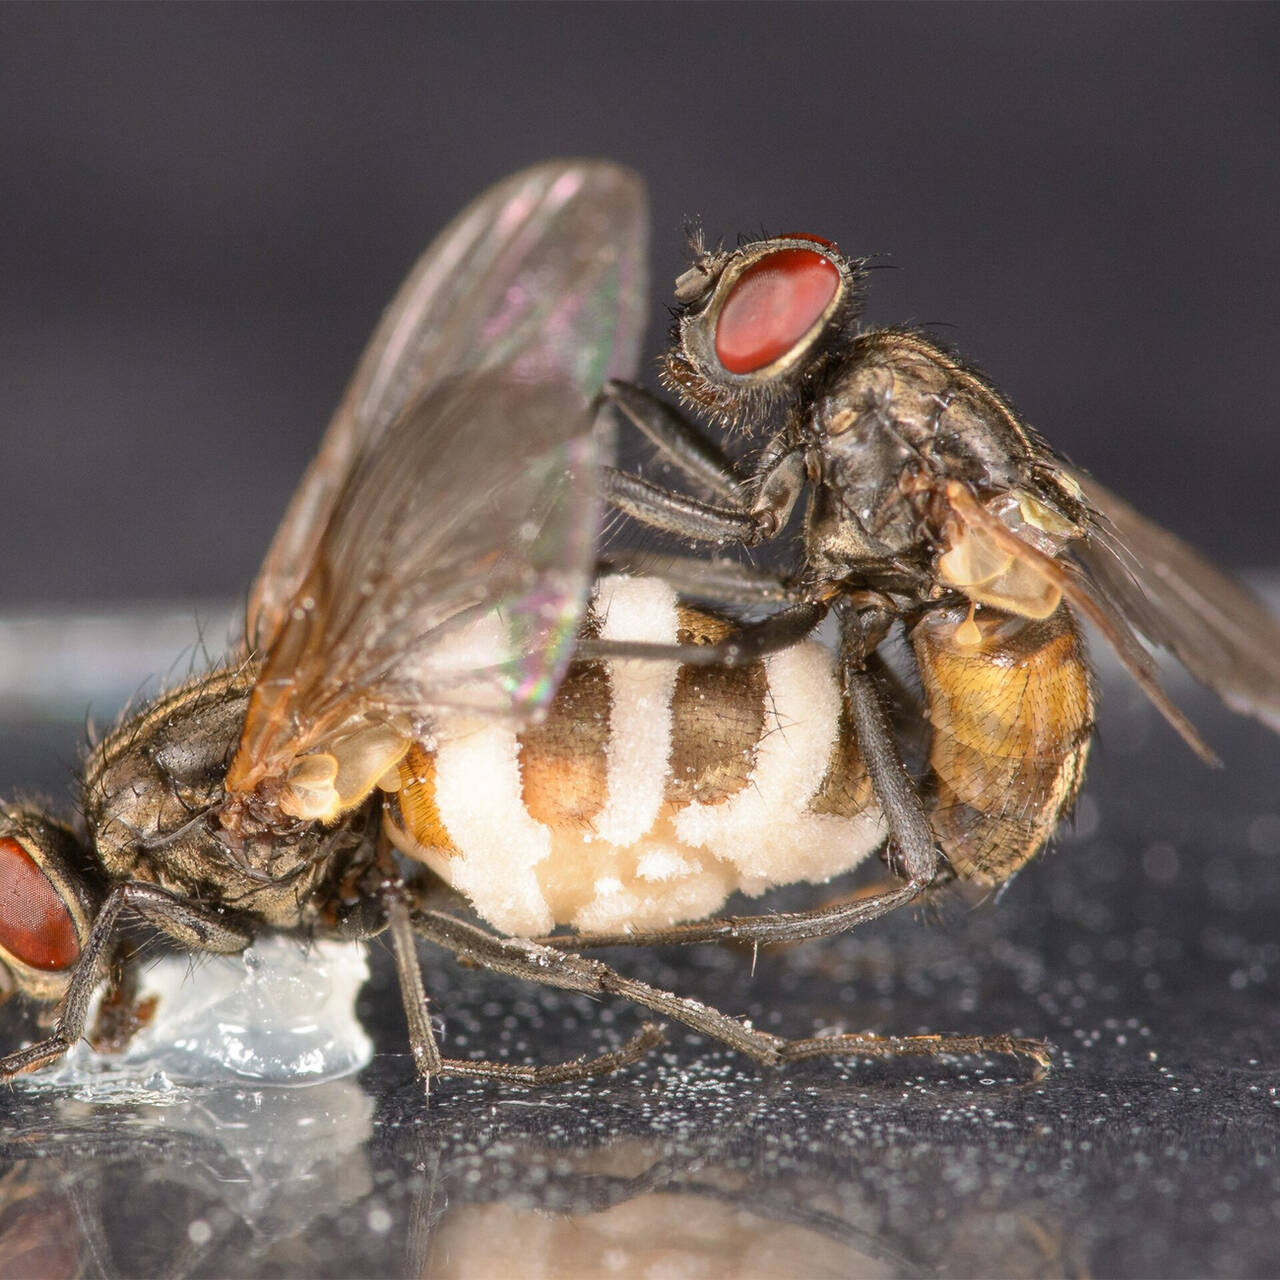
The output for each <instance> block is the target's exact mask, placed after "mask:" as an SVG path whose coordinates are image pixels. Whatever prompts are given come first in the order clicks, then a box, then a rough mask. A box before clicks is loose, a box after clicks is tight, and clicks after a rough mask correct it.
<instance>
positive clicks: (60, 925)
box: [0, 837, 80, 973]
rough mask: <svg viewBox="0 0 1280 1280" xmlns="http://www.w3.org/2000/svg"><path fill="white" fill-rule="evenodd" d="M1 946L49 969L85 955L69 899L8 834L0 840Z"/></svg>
mask: <svg viewBox="0 0 1280 1280" xmlns="http://www.w3.org/2000/svg"><path fill="white" fill-rule="evenodd" d="M0 947H3V948H4V949H5V950H6V951H7V952H8V953H9V954H10V955H11V956H13V957H14V958H15V959H17V960H21V961H22V963H23V964H27V965H30V966H31V967H32V968H33V969H43V970H45V971H47V972H50V973H56V972H58V971H59V970H61V969H69V968H70V967H71V966H72V965H73V964H75V962H76V961H77V960H78V959H79V958H80V940H79V938H77V937H76V926H75V921H73V920H72V918H71V912H69V911H68V910H67V907H66V903H64V902H63V901H62V899H61V898H60V897H59V896H58V894H57V891H56V890H55V889H54V887H53V885H52V884H50V883H49V879H48V877H47V876H46V875H45V874H44V872H43V871H41V870H40V868H39V867H38V866H37V865H36V863H35V860H34V859H33V858H32V857H31V855H30V854H29V853H28V852H27V851H26V850H25V849H24V848H23V847H22V846H21V845H20V844H19V843H18V842H17V841H16V840H14V839H12V838H9V837H6V838H5V839H2V840H0Z"/></svg>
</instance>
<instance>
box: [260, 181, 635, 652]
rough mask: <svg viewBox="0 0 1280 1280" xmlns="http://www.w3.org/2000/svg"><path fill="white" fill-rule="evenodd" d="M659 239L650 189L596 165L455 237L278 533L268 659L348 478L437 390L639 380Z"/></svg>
mask: <svg viewBox="0 0 1280 1280" xmlns="http://www.w3.org/2000/svg"><path fill="white" fill-rule="evenodd" d="M646 238H647V212H646V204H645V196H644V188H643V185H642V183H641V182H640V179H639V178H638V177H637V176H636V175H635V174H633V173H632V172H631V171H630V170H627V169H623V168H621V167H619V166H617V165H612V164H607V163H604V162H601V161H586V160H576V161H575V160H568V161H555V162H551V163H548V164H542V165H537V166H534V167H533V168H531V169H526V170H524V171H523V172H521V173H518V174H515V175H514V176H512V177H510V178H508V179H506V180H505V181H503V182H501V183H499V184H498V185H497V186H495V187H493V188H491V189H490V190H489V191H487V192H485V193H484V194H483V195H481V196H480V197H479V198H478V199H477V200H475V201H474V202H473V203H472V204H471V205H469V206H468V207H467V208H466V209H465V210H463V212H462V213H461V214H459V215H458V216H457V217H456V218H455V219H454V220H453V222H451V223H450V224H449V226H448V227H446V228H445V230H444V231H443V232H442V233H441V234H440V235H439V236H438V237H437V238H436V240H435V241H434V242H433V243H432V245H431V246H430V248H428V249H427V251H426V252H425V253H424V254H423V256H422V257H421V258H420V259H419V260H418V262H417V263H416V265H415V266H414V268H413V270H412V271H411V272H410V274H409V277H408V279H407V280H406V281H405V282H404V284H403V285H402V286H401V288H400V291H399V292H398V293H397V294H396V297H395V298H394V299H393V301H392V303H391V305H390V306H389V307H388V308H387V311H386V312H385V314H384V315H383V317H382V320H381V322H380V323H379V325H378V328H377V330H376V331H375V332H374V335H373V338H372V339H371V340H370V343H369V345H368V347H367V348H366V350H365V352H364V355H363V356H362V357H361V360H360V363H359V365H358V367H357V369H356V372H355V375H354V377H353V378H352V380H351V383H350V385H349V386H348V388H347V391H346V394H345V395H344V397H343V400H342V403H341V405H340V406H339V408H338V411H337V413H336V414H335V415H334V418H333V421H332V422H331V423H330V425H329V428H328V430H327V431H326V433H325V436H324V439H323V441H322V442H321V445H320V450H319V452H318V454H317V455H316V458H315V459H314V461H313V462H312V464H311V466H310V467H309V468H308V470H307V472H306V474H305V476H304V477H303V480H302V483H301V485H300V486H299V488H298V490H297V492H296V493H295V495H294V497H293V499H292V502H291V503H290V506H289V509H288V511H287V513H286V515H285V518H284V521H283V522H282V524H281V526H280V528H279V530H278V531H277V533H276V536H275V539H274V540H273V542H272V545H271V549H270V550H269V552H268V553H267V557H266V560H265V561H264V562H263V565H262V568H261V570H260V571H259V574H258V578H257V581H256V582H255V584H254V587H253V591H252V592H251V594H250V598H249V605H248V612H247V618H246V630H245V634H246V636H247V637H248V640H249V643H250V645H251V646H252V647H253V648H254V649H256V650H257V651H259V652H262V651H264V650H266V649H268V648H269V647H270V646H271V644H272V643H273V641H274V640H275V639H276V637H277V635H278V633H279V630H280V627H281V625H282V624H283V622H284V619H285V616H286V614H287V611H288V608H289V605H290V602H291V600H292V599H293V598H294V597H295V596H296V595H297V594H298V592H299V590H300V589H301V587H302V583H303V580H304V579H305V577H306V576H307V573H308V572H309V570H310V568H311V566H312V564H313V563H314V561H315V558H316V554H317V548H318V546H319V542H320V539H321V537H322V536H323V533H324V529H325V524H326V522H327V521H328V519H329V517H330V515H331V514H332V512H333V508H334V504H335V502H336V501H337V498H338V494H339V492H340V491H341V489H342V487H343V485H344V483H345V482H346V479H347V477H348V475H349V474H350V473H351V471H352V470H353V468H354V467H355V466H356V465H357V463H358V462H359V460H360V458H361V456H362V455H363V454H365V453H366V452H368V451H369V450H371V449H374V448H376V446H377V444H378V441H379V440H380V438H381V437H382V435H383V433H385V431H386V430H387V428H388V426H389V425H390V424H391V423H392V422H393V421H395V420H396V419H397V417H398V416H399V415H400V414H401V413H402V412H403V411H404V410H405V409H406V407H407V406H408V405H410V404H411V403H413V402H415V401H417V400H419V399H420V398H421V397H422V396H423V395H425V394H426V393H427V392H428V391H430V389H431V388H432V387H433V386H437V385H439V384H440V383H442V382H444V381H446V380H447V379H449V378H452V377H455V376H457V375H459V374H463V373H468V372H477V371H480V370H483V369H486V368H488V369H496V368H500V367H505V368H508V369H509V370H510V371H513V372H514V373H516V374H517V375H519V376H524V377H528V378H530V379H533V380H541V381H547V380H551V379H555V378H563V379H567V380H568V381H569V382H571V383H572V384H573V385H575V386H576V387H577V388H578V389H579V390H580V391H581V392H582V393H583V394H584V395H585V396H587V397H590V396H593V395H594V394H595V393H596V391H598V390H599V388H600V386H601V385H602V384H603V382H604V379H605V378H606V377H627V376H630V375H631V374H633V373H634V372H635V367H636V363H637V361H638V357H639V344H640V338H641V332H642V329H643V326H644V314H645V306H646V296H647V280H646V262H647V258H646Z"/></svg>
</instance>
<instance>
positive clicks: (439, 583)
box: [227, 161, 646, 794]
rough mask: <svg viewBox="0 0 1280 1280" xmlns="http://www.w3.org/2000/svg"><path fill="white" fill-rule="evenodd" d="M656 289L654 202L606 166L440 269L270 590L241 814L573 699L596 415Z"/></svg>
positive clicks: (411, 310) (527, 189) (518, 205)
mask: <svg viewBox="0 0 1280 1280" xmlns="http://www.w3.org/2000/svg"><path fill="white" fill-rule="evenodd" d="M644 272H645V203H644V192H643V187H642V186H641V185H640V183H639V180H638V179H637V178H635V176H634V175H632V174H630V173H629V172H628V171H626V170H623V169H619V168H617V167H616V166H613V165H608V164H603V163H592V162H585V161H576V162H563V163H557V164H548V165H542V166H539V167H537V168H535V169H531V170H528V171H527V172H525V173H523V174H518V175H516V177H514V178H511V179H508V180H507V181H506V182H504V183H502V184H500V185H499V186H498V187H496V188H494V189H493V190H492V191H490V192H489V193H487V194H486V195H484V196H482V197H481V198H480V199H479V200H478V201H477V202H476V203H475V204H473V205H472V206H471V207H470V208H469V209H468V210H467V211H465V212H464V213H463V214H462V215H461V217H459V218H458V219H457V220H455V222H454V223H453V224H451V226H450V227H449V228H448V229H446V231H445V232H444V234H443V235H442V236H441V237H440V239H439V240H438V241H437V242H436V243H435V244H434V245H433V246H432V247H431V249H429V250H428V251H427V253H426V255H425V256H424V257H423V259H422V260H421V261H420V262H419V264H418V265H417V266H416V267H415V268H414V271H413V273H412V274H411V275H410V277H409V280H408V281H407V282H406V284H405V286H404V287H403V288H402V289H401V291H400V294H399V295H398V296H397V298H396V300H395V301H394V302H393V304H392V306H391V308H390V309H389V311H388V312H387V315H386V316H385V317H384V319H383V321H382V323H381V325H380V326H379V329H378V331H377V333H376V334H375V335H374V338H373V341H372V342H371V344H370V346H369V349H368V351H367V352H366V353H365V356H364V357H363V359H362V360H361V363H360V366H359V368H358V369H357V372H356V375H355V378H354V379H353V381H352V383H351V386H350V388H349V389H348V392H347V394H346V397H345V399H344V401H343V405H342V407H341V408H340V409H339V411H338V414H337V415H336V417H335V419H334V421H333V423H332V424H331V426H330V428H329V431H328V433H327V434H326V436H325V440H324V443H323V445H322V447H321V452H320V454H319V456H318V457H317V459H316V461H315V462H314V463H313V464H312V466H311V468H310V469H309V470H308V472H307V474H306V476H305V477H304V480H303V483H302V487H301V488H300V490H299V492H298V494H297V495H296V496H295V498H294V500H293V503H292V504H291V506H290V509H289V512H288V514H287V515H286V518H285V521H284V524H283V525H282V526H281V529H280V531H279V532H278V534H277V535H276V539H275V542H274V543H273V545H272V548H271V551H270V553H269V555H268V558H267V561H266V563H265V564H264V566H263V569H262V571H261V574H260V576H259V579H258V582H257V584H256V585H255V588H254V593H253V596H252V599H251V601H250V607H249V615H248V635H249V636H250V637H251V638H252V639H253V640H255V641H256V644H257V647H258V650H259V652H260V653H261V652H264V651H265V656H264V658H263V667H262V671H261V673H260V676H259V680H258V683H257V685H256V688H255V692H254V697H253V700H252V702H251V705H250V708H249V712H248V715H247V717H246V722H245V728H244V733H243V736H242V739H241V744H240V748H239V751H238V753H237V755H236V758H235V760H234V761H233V763H232V767H231V769H230V770H229V772H228V775H227V789H228V791H229V792H231V793H240V794H245V793H247V792H249V791H252V790H253V789H255V788H256V787H257V786H258V784H259V783H260V782H261V781H262V780H263V779H264V778H268V777H279V776H282V775H284V774H287V773H288V772H289V770H290V768H291V766H292V764H293V763H294V762H295V761H296V760H297V758H298V757H299V756H302V755H306V754H309V753H312V752H318V751H322V750H329V749H333V744H335V743H345V744H347V745H346V748H344V750H339V751H338V755H339V756H341V757H343V760H344V761H345V759H346V758H347V757H350V756H353V755H356V754H359V750H358V740H360V739H361V735H363V738H364V739H365V740H369V741H372V739H373V738H376V737H377V736H378V734H379V733H381V734H383V735H384V736H385V734H386V733H387V731H390V732H391V733H392V734H393V735H402V736H404V737H417V738H424V737H427V736H429V734H430V732H431V726H432V723H433V720H434V718H435V716H436V714H437V713H438V712H439V711H441V710H442V709H443V708H446V707H455V708H468V709H474V710H480V711H483V712H484V713H485V714H488V715H499V714H506V715H511V716H514V717H519V718H523V717H526V716H528V715H530V714H532V712H534V711H535V710H536V709H537V708H538V707H540V706H541V705H543V704H544V703H545V702H547V701H548V700H549V699H550V697H551V695H552V694H553V693H554V689H555V685H556V683H557V682H558V680H559V677H560V675H561V674H562V673H563V669H564V666H565V665H566V663H567V661H568V657H569V650H570V646H571V643H572V640H573V636H574V634H575V632H576V629H577V625H578V623H579V621H580V619H581V615H582V612H583V610H584V608H585V603H586V595H587V590H588V586H589V581H590V575H591V572H592V568H593V564H594V554H595V539H596V535H597V530H598V524H599V515H598V508H597V502H596V496H595V483H594V480H595V471H596V464H597V460H598V452H599V450H600V448H601V447H602V445H601V436H600V433H599V431H598V430H596V429H595V424H594V423H593V421H592V401H593V398H594V396H595V394H596V392H597V391H598V390H599V388H600V386H601V385H602V384H603V381H604V379H605V378H606V377H607V376H613V375H614V374H619V373H621V374H625V373H628V372H632V371H634V367H635V364H636V361H637V356H638V347H639V337H640V332H641V329H642V313H643V310H644V308H645V306H646V299H645V292H644ZM353 740H356V741H357V746H352V745H351V744H352V742H353ZM344 751H345V755H344ZM374 754H376V753H374ZM313 763H314V762H313ZM340 767H342V768H345V767H346V765H345V763H343V762H340ZM375 776H376V775H375Z"/></svg>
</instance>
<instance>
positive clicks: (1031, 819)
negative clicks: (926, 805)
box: [911, 605, 1094, 885]
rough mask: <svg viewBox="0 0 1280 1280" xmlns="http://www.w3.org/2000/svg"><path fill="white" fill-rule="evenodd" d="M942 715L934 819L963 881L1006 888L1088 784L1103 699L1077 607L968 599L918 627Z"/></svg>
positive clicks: (930, 691) (934, 759) (930, 700)
mask: <svg viewBox="0 0 1280 1280" xmlns="http://www.w3.org/2000/svg"><path fill="white" fill-rule="evenodd" d="M911 641H912V645H913V647H914V649H915V655H916V661H917V663H918V665H919V669H920V676H921V679H922V681H923V684H924V694H925V701H926V704H927V706H928V711H929V718H930V720H931V721H932V724H933V743H932V747H931V750H930V763H931V765H932V769H933V779H932V784H933V792H934V795H933V805H932V813H931V815H930V816H931V821H932V823H933V829H934V833H935V835H936V836H937V838H938V840H939V842H940V843H941V845H942V848H943V851H944V852H945V853H946V855H947V857H948V859H949V860H950V862H951V865H952V867H953V869H954V870H955V872H956V874H957V875H958V876H960V877H961V879H965V880H972V881H975V882H976V883H978V884H985V885H998V884H1001V883H1003V882H1004V881H1005V880H1007V879H1008V878H1009V877H1010V876H1011V875H1013V873H1014V872H1015V871H1017V870H1018V869H1019V868H1020V867H1022V866H1023V865H1024V864H1025V863H1026V862H1027V861H1029V860H1030V859H1031V858H1032V857H1033V856H1034V855H1035V854H1036V852H1037V851H1038V850H1039V849H1040V847H1041V846H1042V845H1043V844H1044V843H1045V841H1046V840H1048V838H1049V837H1050V835H1052V834H1053V830H1054V827H1055V826H1056V825H1057V823H1058V820H1059V819H1060V818H1061V817H1062V815H1063V814H1065V813H1066V812H1067V810H1069V809H1070V807H1071V805H1072V803H1073V802H1074V800H1075V797H1076V793H1077V792H1078V791H1079V789H1080V782H1081V779H1082V778H1083V775H1084V765H1085V759H1086V757H1087V755H1088V753H1089V741H1090V738H1091V737H1092V734H1093V718H1094V703H1093V691H1092V688H1091V686H1090V679H1089V670H1088V666H1087V664H1086V661H1085V652H1084V641H1083V638H1082V636H1081V634H1080V629H1079V627H1078V626H1077V624H1076V622H1075V619H1074V617H1073V615H1072V614H1071V612H1070V610H1068V609H1067V608H1065V607H1059V608H1058V609H1057V610H1056V611H1055V612H1054V613H1052V614H1050V616H1049V617H1047V618H1042V619H1038V620H1037V619H1029V618H1020V617H1015V616H1014V615H1012V614H1007V613H1003V612H1001V611H999V610H997V609H986V608H984V609H982V610H981V611H980V612H979V613H978V614H977V616H976V618H972V617H970V616H969V610H968V609H967V608H966V607H965V606H963V605H961V606H957V607H955V608H952V609H942V610H937V611H935V612H933V613H930V614H927V615H926V616H925V617H924V619H923V620H922V621H921V622H919V623H918V624H917V625H916V627H915V628H914V629H913V631H912V633H911Z"/></svg>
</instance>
